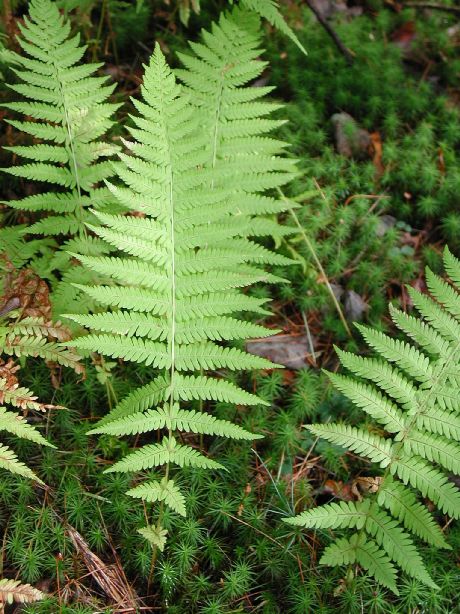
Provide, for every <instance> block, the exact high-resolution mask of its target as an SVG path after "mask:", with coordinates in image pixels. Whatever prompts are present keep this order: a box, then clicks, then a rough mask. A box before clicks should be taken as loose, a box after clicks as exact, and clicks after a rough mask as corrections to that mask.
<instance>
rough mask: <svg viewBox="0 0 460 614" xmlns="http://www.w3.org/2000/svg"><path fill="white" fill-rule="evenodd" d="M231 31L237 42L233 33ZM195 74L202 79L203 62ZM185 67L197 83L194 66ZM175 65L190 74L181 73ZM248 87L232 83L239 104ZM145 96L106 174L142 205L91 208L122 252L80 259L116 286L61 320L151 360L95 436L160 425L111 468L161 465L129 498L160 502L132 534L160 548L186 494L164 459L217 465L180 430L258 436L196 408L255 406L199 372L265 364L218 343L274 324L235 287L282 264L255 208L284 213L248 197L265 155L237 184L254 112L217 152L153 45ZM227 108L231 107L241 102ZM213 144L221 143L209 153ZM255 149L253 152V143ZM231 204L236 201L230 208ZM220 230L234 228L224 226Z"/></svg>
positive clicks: (228, 22) (231, 20) (120, 352)
mask: <svg viewBox="0 0 460 614" xmlns="http://www.w3.org/2000/svg"><path fill="white" fill-rule="evenodd" d="M245 19H246V13H241V12H239V11H237V12H236V13H234V14H233V15H232V16H229V17H224V18H222V19H221V21H220V26H219V28H221V30H219V36H224V35H225V36H227V39H226V45H227V48H226V49H227V52H228V53H231V54H232V57H234V59H235V61H237V56H238V53H237V52H236V51H235V48H234V47H236V48H239V47H238V46H239V45H242V53H243V52H244V50H245V46H246V45H249V46H250V47H251V49H253V50H254V51H251V55H254V54H255V53H256V52H255V49H256V48H257V41H258V34H257V32H256V31H255V29H254V22H253V21H252V20H250V22H249V24H248V28H249V30H248V32H246V31H245V29H244V23H245V21H244V20H245ZM227 26H228V28H230V29H229V30H226V28H227ZM236 27H238V29H239V31H240V32H241V37H242V39H243V40H244V41H246V42H244V43H242V42H241V40H240V38H236V39H235V38H233V36H232V34H233V32H234V29H235V28H236ZM215 31H216V30H215ZM203 36H204V39H205V40H206V43H207V46H206V47H204V46H203V45H202V46H201V47H200V49H202V50H204V49H206V51H203V53H206V57H207V59H208V60H209V61H210V62H211V63H212V64H213V65H219V66H220V65H221V64H222V61H223V60H222V57H221V51H220V49H221V48H220V46H219V45H218V44H214V43H213V40H211V39H212V37H211V38H210V37H209V36H208V34H206V33H205V34H204V35H203ZM257 53H258V51H257ZM254 57H255V56H254ZM211 58H214V59H213V60H211ZM246 65H247V60H246V58H245V57H243V59H242V69H241V74H242V75H243V77H242V79H243V81H244V82H246V79H248V78H253V77H254V76H256V74H258V72H257V71H258V70H259V68H258V66H253V64H252V63H251V62H250V68H251V70H249V72H246V71H247V66H246ZM255 69H257V70H255ZM197 70H198V69H197ZM210 70H211V69H210ZM189 71H190V69H189ZM237 72H238V67H235V74H236V73H237ZM198 73H199V75H200V78H201V75H202V73H201V72H200V70H198ZM187 74H188V76H189V77H190V80H191V81H192V80H193V78H192V76H191V75H192V73H191V72H189V73H187ZM181 75H182V76H183V78H184V80H185V79H186V77H185V75H184V73H181ZM200 82H201V81H200ZM240 83H241V82H240ZM238 85H239V83H237V82H235V83H233V85H232V86H231V87H230V86H229V87H228V90H230V89H233V92H234V94H235V101H236V100H237V93H238V91H240V90H238V89H237V86H238ZM209 86H210V88H211V87H212V88H215V87H218V84H217V83H215V82H213V81H212V80H210V83H209ZM248 89H249V88H248ZM246 91H248V90H247V89H245V88H242V89H241V92H242V97H241V102H240V104H241V105H242V109H244V108H245V107H244V105H245V102H244V99H245V95H246V94H245V92H246ZM210 95H214V94H211V93H210ZM142 97H143V100H133V104H134V105H135V107H136V108H137V111H138V115H136V116H134V117H133V122H134V127H133V128H131V129H130V132H131V134H132V137H133V138H134V139H135V140H134V141H133V142H129V143H127V146H128V147H129V149H130V150H131V155H126V154H120V162H119V163H117V164H116V172H117V175H118V177H119V178H120V179H121V180H122V181H123V183H124V185H121V186H116V187H115V186H114V185H110V184H109V187H110V189H111V190H112V192H113V195H114V196H115V198H117V199H119V201H120V203H122V204H123V206H127V207H130V208H131V209H132V210H133V211H136V212H138V214H137V215H136V216H135V217H122V216H118V215H110V214H104V215H101V214H100V213H95V215H96V216H97V217H98V219H99V220H100V222H101V225H100V226H94V227H93V228H92V230H93V231H94V233H95V234H96V235H98V236H99V237H102V238H103V239H104V240H105V241H107V242H109V243H110V244H111V245H112V246H114V247H116V248H117V249H118V250H119V252H120V253H121V254H122V255H120V256H107V257H103V258H101V257H88V256H82V257H81V259H82V262H83V263H84V264H85V266H87V267H90V268H92V269H94V270H97V271H98V272H100V273H102V274H104V275H107V276H108V277H110V278H111V279H112V285H93V286H81V289H82V290H83V291H85V292H87V293H88V294H89V295H90V296H91V297H92V298H94V299H96V300H97V301H98V302H99V303H100V304H102V305H104V306H105V310H104V312H103V313H97V314H87V315H78V314H77V315H68V316H67V317H69V318H71V319H73V320H75V321H76V322H78V323H79V324H80V325H83V326H86V327H89V328H91V329H92V332H91V334H89V335H87V336H84V337H80V338H79V339H77V340H75V341H74V342H72V345H73V346H76V347H78V348H81V349H86V350H90V351H99V352H101V353H103V354H106V355H108V356H111V357H117V358H122V359H124V360H130V361H134V362H139V363H144V364H147V365H152V366H153V367H155V368H156V369H159V370H160V374H159V375H158V376H157V377H156V379H154V380H153V381H152V382H151V383H150V384H147V385H146V386H144V387H143V388H141V389H139V390H136V391H134V392H132V393H131V394H130V395H129V396H128V397H127V398H126V399H125V400H123V401H122V402H121V403H120V404H118V405H117V406H116V407H115V408H114V409H113V410H112V411H111V412H110V413H109V414H108V416H105V417H104V418H103V419H102V420H101V421H100V422H99V424H98V425H97V426H96V427H95V428H94V429H93V430H92V431H90V433H95V434H102V433H107V434H113V435H116V436H121V435H130V434H141V433H147V432H151V431H154V432H156V431H165V432H166V434H165V435H164V437H163V439H162V441H161V442H160V443H150V444H147V445H145V446H143V447H141V448H140V449H138V450H135V451H133V452H132V453H130V454H128V456H126V457H125V458H123V459H121V460H120V461H118V462H117V463H115V464H114V465H113V466H112V467H111V468H110V469H108V471H110V472H112V471H113V472H139V471H145V470H150V469H155V468H158V467H160V466H165V474H164V477H163V479H162V480H161V481H148V482H144V483H142V484H140V485H139V486H137V487H135V488H133V489H131V490H130V491H129V494H130V495H131V496H133V497H136V498H141V499H143V500H144V501H148V502H155V501H159V502H160V514H159V520H158V523H157V524H156V526H148V527H146V528H145V529H142V530H141V532H142V534H143V535H144V537H146V539H147V540H149V541H150V542H151V543H152V545H154V547H156V548H159V549H160V550H162V549H163V547H164V544H165V540H166V531H165V529H164V528H163V526H162V510H163V508H164V506H167V507H169V508H170V509H172V510H173V511H175V512H177V513H179V514H181V515H183V514H185V505H184V495H183V493H182V492H181V489H180V487H179V485H178V483H177V482H176V481H175V480H173V479H172V477H171V473H172V468H171V466H172V465H177V466H179V467H184V466H191V467H199V468H204V469H206V470H211V469H219V468H222V466H221V465H220V464H219V463H218V462H216V461H214V460H212V459H210V458H209V457H208V456H206V455H205V454H204V453H203V451H202V450H201V449H200V450H198V449H197V448H195V447H193V443H192V445H190V443H180V444H179V443H178V441H177V436H176V435H175V433H177V432H179V433H181V432H189V433H197V434H200V435H219V436H223V437H229V438H235V439H246V440H251V439H256V438H258V437H259V436H258V435H253V434H251V433H249V432H248V431H246V430H245V429H244V428H242V427H240V426H238V425H235V424H232V423H231V422H229V421H226V420H218V419H216V418H215V417H214V416H212V415H211V414H209V413H208V412H207V411H204V403H206V402H208V401H214V400H226V401H229V402H234V403H238V404H249V405H250V404H257V403H262V404H263V402H262V401H261V400H260V399H258V398H257V397H256V396H254V395H251V394H249V393H247V392H245V391H244V390H241V389H240V388H238V387H237V386H236V385H234V384H231V383H229V382H226V381H224V380H221V379H218V378H216V377H212V376H210V375H204V373H203V371H213V370H216V369H218V368H222V367H224V368H228V369H232V370H244V369H254V368H271V367H273V366H274V365H273V364H272V363H271V362H269V361H268V360H265V359H263V358H260V357H257V356H253V355H251V354H248V353H246V352H245V351H243V350H240V349H238V348H237V347H224V346H222V345H221V344H220V341H222V340H237V339H244V338H246V337H247V336H248V335H266V334H269V332H270V331H267V330H265V329H264V328H263V327H261V326H259V325H255V324H249V323H247V322H244V321H241V320H240V319H239V318H238V317H237V314H238V313H241V312H243V311H252V312H255V313H260V314H265V313H268V312H267V311H266V310H265V309H264V308H263V307H262V305H263V301H260V300H258V299H255V298H252V297H250V296H247V295H246V294H243V293H242V291H241V287H243V286H248V285H251V284H253V283H255V282H257V281H259V280H260V279H271V280H274V279H275V278H274V277H273V276H270V275H268V274H266V273H265V272H264V270H263V268H260V266H261V265H262V266H263V265H264V264H271V263H280V264H289V263H290V260H288V259H287V258H285V257H283V256H280V255H277V254H275V253H273V252H271V251H270V250H268V249H266V248H264V247H262V246H261V245H259V244H257V243H255V242H253V241H251V240H250V239H249V238H248V236H249V235H250V234H251V233H252V234H257V232H258V231H257V229H258V228H261V229H262V231H264V230H265V228H266V227H267V226H266V225H265V222H264V221H263V220H264V218H263V217H261V214H263V213H264V212H266V211H267V210H272V211H273V212H276V211H278V210H279V204H278V203H277V202H276V201H275V200H272V199H270V198H267V197H265V196H262V195H260V196H258V195H257V196H256V195H255V193H256V192H260V191H262V190H264V189H265V187H269V186H270V185H273V182H272V181H271V180H270V174H271V173H270V170H268V171H267V170H266V168H265V167H266V165H267V164H269V162H268V158H267V156H266V155H265V154H264V155H263V156H261V158H260V168H261V172H260V176H258V178H257V181H255V182H254V186H255V187H251V188H249V187H248V188H247V191H246V189H244V190H242V189H240V187H239V185H240V183H243V184H244V183H245V182H246V180H244V181H242V182H240V176H241V177H247V178H249V173H247V170H246V165H247V164H250V161H251V157H250V155H249V152H250V151H251V150H253V151H254V152H257V150H258V143H259V139H260V137H259V133H260V132H263V131H264V130H265V129H266V127H265V124H264V123H263V122H264V121H265V120H260V121H261V122H262V124H261V126H262V127H261V128H260V130H259V128H258V125H257V117H256V116H254V118H253V120H251V121H253V122H254V123H253V124H251V125H252V128H251V130H250V131H249V133H248V137H244V139H243V141H241V142H242V143H244V155H242V156H241V158H239V157H238V156H237V155H235V156H233V155H229V156H227V158H226V155H225V154H224V153H223V152H224V149H223V148H224V145H225V142H227V141H225V142H224V141H222V140H221V139H217V141H216V140H215V139H213V138H212V137H211V134H210V132H212V131H211V130H210V129H207V130H205V131H204V130H203V129H202V125H201V122H202V118H203V111H202V110H201V111H200V110H199V107H200V105H201V104H202V101H201V100H200V98H199V93H198V90H196V91H194V90H192V89H191V88H183V87H181V86H180V85H179V84H178V83H177V82H176V79H175V77H174V75H173V73H172V72H171V71H170V69H169V68H168V66H167V65H166V63H165V60H164V57H163V55H162V53H161V51H160V48H159V47H158V46H157V47H156V49H155V52H154V54H153V56H152V59H151V62H150V65H149V66H148V67H147V68H146V72H145V77H144V84H143V87H142ZM235 105H236V102H235ZM233 113H235V114H237V109H236V107H235V108H234V109H233ZM256 115H257V114H256ZM270 126H271V127H274V126H275V124H270ZM207 128H209V127H207ZM251 139H253V141H252V144H251ZM216 143H217V146H218V148H217V149H214V148H215V147H216ZM254 159H255V161H256V162H257V153H254ZM225 160H226V162H227V163H225ZM276 160H277V159H275V161H274V162H273V163H272V164H273V165H277V166H278V167H279V169H281V167H282V163H281V161H279V162H278V161H276ZM280 160H281V158H280ZM273 168H274V166H273ZM273 168H272V169H271V170H273ZM290 169H291V170H292V167H291V166H290ZM283 173H284V174H285V175H286V177H285V180H286V179H287V178H288V177H289V175H290V173H289V172H287V173H286V172H285V171H284V170H282V171H280V173H278V174H276V173H274V174H275V175H276V177H275V178H274V181H275V182H278V181H280V176H281V175H283ZM283 176H284V175H283ZM247 184H248V186H249V181H248V182H247ZM251 190H252V193H251ZM236 201H238V202H239V204H240V207H239V209H235V202H236ZM240 209H241V211H240ZM259 222H260V223H259ZM221 227H222V228H229V229H230V230H231V232H230V233H225V232H220V228H221ZM214 228H215V229H216V232H215V233H214V232H213V229H214ZM272 228H275V230H276V224H274V222H272V223H271V224H270V229H272ZM262 234H264V232H262ZM187 372H188V373H187ZM195 401H198V402H199V408H198V410H197V409H195V408H193V406H192V407H190V406H188V407H184V403H188V404H190V403H194V402H195ZM187 441H189V442H193V439H191V440H187Z"/></svg>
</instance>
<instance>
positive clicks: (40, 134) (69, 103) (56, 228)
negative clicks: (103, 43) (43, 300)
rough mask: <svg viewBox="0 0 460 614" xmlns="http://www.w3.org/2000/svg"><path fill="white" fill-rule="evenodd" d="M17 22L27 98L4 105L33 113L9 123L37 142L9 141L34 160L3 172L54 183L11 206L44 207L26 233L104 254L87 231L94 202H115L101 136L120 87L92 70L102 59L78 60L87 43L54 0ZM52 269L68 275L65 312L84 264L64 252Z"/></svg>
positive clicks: (18, 67) (61, 287) (59, 293)
mask: <svg viewBox="0 0 460 614" xmlns="http://www.w3.org/2000/svg"><path fill="white" fill-rule="evenodd" d="M18 26H19V28H20V31H21V36H19V37H18V42H19V45H20V46H21V48H22V50H23V52H24V55H20V54H17V53H15V52H11V53H10V55H9V57H10V59H11V61H12V64H13V66H14V68H13V71H14V72H15V74H16V75H17V77H18V80H19V83H16V84H10V85H9V87H10V89H12V90H13V91H14V92H16V93H17V94H20V95H21V97H22V98H23V99H24V100H22V101H20V102H8V103H3V106H4V107H6V108H7V109H10V110H11V111H14V112H16V113H22V114H24V115H25V116H26V117H27V118H30V119H28V120H27V121H17V120H12V119H7V120H6V121H8V122H9V123H10V124H11V125H12V126H13V127H14V128H16V129H18V130H20V131H21V132H23V133H25V134H28V135H31V136H32V137H33V138H34V139H37V140H38V142H36V143H35V144H33V145H28V146H14V147H7V148H6V149H9V150H10V151H11V152H12V153H13V154H14V155H16V156H18V157H20V158H24V159H26V160H27V161H28V162H27V163H26V164H23V165H16V166H12V167H10V168H4V169H2V170H3V171H4V172H7V173H9V174H10V175H14V176H15V177H23V178H25V179H27V180H29V181H33V182H39V183H44V184H46V183H47V184H50V187H51V188H52V189H51V191H45V192H41V193H39V194H34V195H32V196H27V197H25V198H22V199H19V200H16V201H13V202H9V203H8V204H9V205H10V206H11V207H14V208H15V209H21V210H25V211H29V212H32V213H35V212H45V213H46V216H45V217H42V218H41V219H39V220H38V221H36V222H35V223H34V224H32V225H31V226H29V227H28V228H27V232H28V233H31V234H38V235H45V236H50V237H51V236H57V235H64V237H66V238H67V239H68V242H67V243H65V244H64V250H65V249H69V248H70V249H77V247H76V244H75V239H77V240H78V242H79V245H80V246H83V249H84V251H83V253H90V252H91V251H93V250H94V248H96V247H97V251H98V252H99V253H100V252H104V251H105V250H106V249H107V248H106V247H104V244H103V243H101V242H99V244H98V245H97V246H96V244H95V243H94V241H91V239H90V237H88V235H87V233H88V231H87V227H86V223H88V222H92V223H93V224H97V223H98V220H97V218H96V217H95V216H94V214H93V213H92V212H91V211H90V207H95V208H97V209H104V208H106V207H107V206H108V205H109V204H110V192H109V191H108V189H107V188H105V187H104V188H99V187H98V185H99V184H100V182H102V181H104V180H105V179H107V178H108V177H110V176H111V175H112V174H113V170H112V167H111V165H110V162H109V161H108V160H106V159H105V158H107V157H110V156H112V155H113V153H114V152H115V151H116V150H117V148H116V147H115V146H113V145H110V144H108V143H105V142H103V141H101V140H100V137H101V136H102V135H103V134H104V133H105V132H106V131H107V129H108V128H109V127H110V126H111V123H112V122H111V121H110V116H111V115H112V113H113V112H114V111H115V109H116V108H117V106H118V105H115V104H111V103H108V102H107V98H108V96H109V95H110V94H111V93H112V91H113V89H114V86H113V85H108V84H107V83H106V80H107V78H106V77H96V76H94V72H95V71H96V70H97V69H98V68H99V66H100V65H97V64H80V63H79V62H80V60H81V58H82V56H83V54H84V52H85V47H82V46H80V45H79V36H78V35H76V36H70V22H69V21H67V20H65V19H64V18H63V17H62V16H61V15H60V13H59V10H58V7H57V5H56V4H55V3H54V2H51V1H50V0H32V1H31V2H30V4H29V17H27V16H26V17H25V18H24V24H21V23H18ZM56 188H57V190H59V191H56ZM74 238H75V239H74ZM81 249H82V248H81V247H80V250H81ZM49 267H50V269H51V270H53V269H55V270H59V271H60V272H61V273H62V275H63V280H62V282H61V283H60V284H58V287H57V288H56V292H55V301H54V303H55V309H56V312H57V313H60V312H61V311H62V309H63V307H64V305H67V308H68V306H69V303H70V304H72V303H73V305H72V306H74V305H75V304H77V298H78V297H77V296H76V293H75V288H73V287H72V286H71V285H70V284H71V282H72V281H76V280H77V279H82V278H81V275H82V270H78V269H77V270H76V269H75V266H73V267H72V266H71V262H70V258H69V256H68V254H66V252H65V251H63V252H61V253H60V254H59V256H57V257H55V258H54V259H53V260H52V261H51V263H50V264H49ZM40 271H41V272H42V271H43V266H41V268H40Z"/></svg>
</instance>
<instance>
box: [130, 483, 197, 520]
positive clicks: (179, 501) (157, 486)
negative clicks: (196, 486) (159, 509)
mask: <svg viewBox="0 0 460 614" xmlns="http://www.w3.org/2000/svg"><path fill="white" fill-rule="evenodd" d="M126 494H127V495H129V496H130V497H134V498H137V499H142V500H143V501H148V502H149V503H155V502H156V501H164V502H165V503H166V505H167V506H168V507H170V508H171V509H172V510H174V511H175V512H177V513H178V514H180V516H185V515H186V512H185V497H184V495H183V494H182V493H181V492H180V490H179V489H178V488H177V486H176V485H175V483H174V480H166V479H165V478H163V480H161V482H145V483H144V484H141V485H140V486H136V488H132V489H131V490H128V492H127V493H126Z"/></svg>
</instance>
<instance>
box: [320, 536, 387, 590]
mask: <svg viewBox="0 0 460 614" xmlns="http://www.w3.org/2000/svg"><path fill="white" fill-rule="evenodd" d="M352 563H359V565H361V567H362V568H363V569H365V570H366V571H368V572H369V573H370V575H371V576H373V577H374V578H375V579H376V580H377V581H378V582H380V584H383V586H386V587H387V588H389V589H390V590H392V591H393V592H394V593H395V594H396V595H399V591H398V589H397V587H396V569H395V567H394V565H393V564H392V562H391V560H390V558H389V557H388V556H387V555H386V554H385V553H384V552H382V550H381V549H380V548H379V546H378V544H376V543H375V542H374V541H372V540H369V539H366V537H365V535H363V534H362V533H360V534H359V533H355V534H354V535H352V536H351V537H350V539H347V538H345V537H342V538H341V539H338V540H336V541H335V542H334V543H333V544H331V545H330V546H328V547H327V548H326V549H325V550H324V552H323V555H322V557H321V559H320V564H321V565H327V566H328V567H337V566H340V565H350V564H352Z"/></svg>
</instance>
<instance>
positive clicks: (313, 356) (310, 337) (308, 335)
mask: <svg viewBox="0 0 460 614" xmlns="http://www.w3.org/2000/svg"><path fill="white" fill-rule="evenodd" d="M302 319H303V323H304V325H305V330H306V332H307V339H308V345H309V346H310V354H311V358H312V361H313V365H314V366H315V367H317V366H318V364H317V362H316V354H315V346H314V345H313V338H312V336H311V332H310V327H309V326H308V320H307V316H306V315H305V311H303V310H302Z"/></svg>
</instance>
